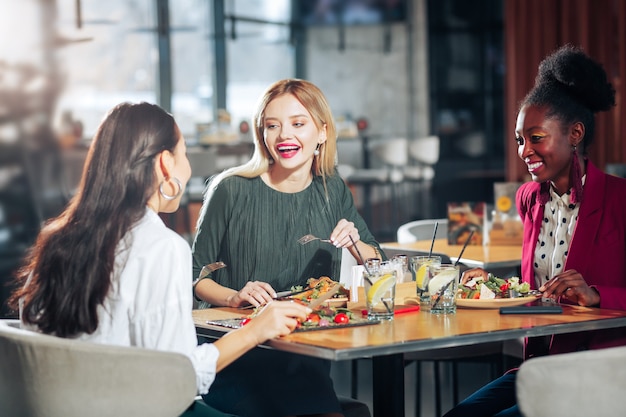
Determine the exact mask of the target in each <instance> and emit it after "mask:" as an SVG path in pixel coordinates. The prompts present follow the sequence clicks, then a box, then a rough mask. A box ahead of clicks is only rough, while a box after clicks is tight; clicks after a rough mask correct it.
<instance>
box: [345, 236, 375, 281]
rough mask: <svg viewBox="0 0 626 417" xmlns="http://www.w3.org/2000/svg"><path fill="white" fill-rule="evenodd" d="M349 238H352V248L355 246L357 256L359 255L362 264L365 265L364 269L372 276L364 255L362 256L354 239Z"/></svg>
mask: <svg viewBox="0 0 626 417" xmlns="http://www.w3.org/2000/svg"><path fill="white" fill-rule="evenodd" d="M348 237H349V238H350V242H352V246H354V249H355V250H356V253H357V255H359V258H360V259H361V263H362V264H363V268H365V272H367V275H371V274H370V271H369V269H367V265H365V259H363V255H361V251H360V250H359V247H358V246H357V245H356V243H354V239H352V236H350V235H348Z"/></svg>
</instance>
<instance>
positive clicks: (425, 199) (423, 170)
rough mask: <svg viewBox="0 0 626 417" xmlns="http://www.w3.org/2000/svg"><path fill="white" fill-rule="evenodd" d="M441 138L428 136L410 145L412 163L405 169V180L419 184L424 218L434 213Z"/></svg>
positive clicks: (419, 200)
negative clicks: (434, 186)
mask: <svg viewBox="0 0 626 417" xmlns="http://www.w3.org/2000/svg"><path fill="white" fill-rule="evenodd" d="M439 142H440V141H439V136H426V137H423V138H418V139H415V140H412V141H411V142H409V144H408V150H409V151H408V153H409V158H410V163H409V165H407V166H406V167H405V168H404V178H405V179H406V180H407V181H409V182H413V183H417V196H418V206H419V207H420V213H419V214H420V215H421V217H422V218H430V217H431V212H432V205H433V204H432V203H433V202H432V199H433V197H432V193H431V191H432V189H433V188H432V182H433V180H434V178H435V164H437V162H438V161H439V156H440V143H439Z"/></svg>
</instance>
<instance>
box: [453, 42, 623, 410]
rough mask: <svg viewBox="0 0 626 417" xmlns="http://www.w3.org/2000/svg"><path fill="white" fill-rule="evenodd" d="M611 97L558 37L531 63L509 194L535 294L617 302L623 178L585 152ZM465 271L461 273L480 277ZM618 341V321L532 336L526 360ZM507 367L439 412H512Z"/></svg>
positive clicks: (578, 53) (588, 64) (586, 302)
mask: <svg viewBox="0 0 626 417" xmlns="http://www.w3.org/2000/svg"><path fill="white" fill-rule="evenodd" d="M614 105H615V90H614V89H613V86H612V85H611V83H610V82H609V81H608V79H607V75H606V72H605V71H604V69H603V68H602V66H601V65H600V64H599V63H597V62H595V61H594V60H592V59H591V58H590V57H589V56H587V55H586V54H585V53H584V52H583V51H582V50H581V49H579V48H576V47H573V46H570V45H566V46H564V47H561V48H560V49H558V50H557V51H556V52H554V53H553V54H551V55H550V56H548V57H547V58H545V59H544V60H543V61H542V62H541V64H540V65H539V74H538V75H537V78H536V80H535V86H534V87H533V89H532V90H531V91H530V92H529V93H528V95H527V96H526V97H525V98H524V100H523V101H522V105H521V107H520V110H519V113H518V116H517V124H516V127H515V141H516V142H517V153H518V155H519V157H520V158H521V159H522V160H523V161H524V163H525V164H526V166H527V167H528V172H529V173H530V175H531V178H532V182H528V183H526V184H524V185H522V186H521V187H520V189H519V190H518V192H517V196H516V203H517V208H518V211H519V214H520V216H521V218H522V221H523V222H524V241H523V249H522V280H523V281H524V282H528V283H530V285H531V287H532V288H537V289H539V290H540V291H542V292H543V297H544V298H546V297H547V298H552V299H555V300H557V301H559V302H562V303H571V304H577V305H581V306H588V307H601V308H608V309H618V310H626V211H625V210H624V207H626V180H624V179H622V178H617V177H613V176H610V175H607V174H605V173H603V172H602V171H600V170H599V169H598V168H597V167H596V166H595V165H594V164H593V163H592V162H591V161H590V160H589V159H588V158H587V149H588V147H589V145H590V144H591V142H592V141H593V136H594V115H595V113H596V112H599V111H607V110H610V109H611V108H612V107H613V106H614ZM486 275H487V273H486V272H485V271H484V270H482V269H472V270H469V271H466V272H465V273H464V275H463V278H462V279H463V281H464V282H466V281H467V280H469V279H471V278H473V277H477V276H483V277H486ZM619 345H626V330H625V329H609V330H600V331H590V332H581V333H574V334H565V335H554V336H552V337H550V338H533V339H529V340H527V341H526V346H525V351H524V355H525V357H526V358H530V357H532V356H539V355H545V354H556V353H565V352H573V351H579V350H587V349H601V348H606V347H612V346H619ZM516 373H517V371H516V370H511V371H509V372H507V373H506V374H505V375H503V376H502V377H500V378H499V379H497V380H495V381H493V382H491V383H490V384H488V385H486V386H485V387H483V388H481V389H480V390H479V391H477V392H476V393H474V394H472V395H471V396H470V397H468V398H467V399H465V400H464V401H462V402H461V403H460V404H459V405H458V406H456V407H455V408H454V409H452V410H451V411H450V412H448V413H447V414H446V417H453V416H498V417H503V416H520V415H521V414H520V411H519V409H518V406H517V401H516V393H515V378H516Z"/></svg>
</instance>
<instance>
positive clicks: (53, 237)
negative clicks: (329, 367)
mask: <svg viewBox="0 0 626 417" xmlns="http://www.w3.org/2000/svg"><path fill="white" fill-rule="evenodd" d="M190 176H191V168H190V166H189V161H188V160H187V156H186V147H185V141H184V138H183V136H182V134H181V133H180V131H179V129H178V126H177V125H176V122H175V121H174V118H173V117H172V116H171V115H170V114H168V113H167V112H165V111H164V110H163V109H161V108H160V107H158V106H156V105H153V104H148V103H139V104H128V103H124V104H120V105H118V106H116V107H115V108H113V109H112V110H111V111H110V112H109V113H108V114H107V116H106V117H105V119H104V120H103V122H102V124H101V125H100V127H99V128H98V131H97V133H96V135H95V137H94V140H93V142H92V144H91V148H90V150H89V153H88V156H87V160H86V163H85V168H84V171H83V176H82V179H81V183H80V186H79V190H78V193H77V195H76V196H75V197H74V198H73V200H72V201H71V203H70V204H69V206H68V207H67V209H66V210H65V211H64V212H63V213H62V214H61V215H60V216H59V217H57V218H55V219H52V220H51V221H49V222H48V224H46V226H45V227H44V228H43V229H42V231H41V233H40V234H39V236H38V238H37V240H36V242H35V244H34V246H33V247H32V248H31V250H30V252H29V253H28V255H27V258H26V263H25V266H24V267H23V268H22V269H21V270H20V271H19V274H18V281H19V283H20V284H21V285H19V286H18V289H17V290H16V291H15V292H14V294H13V295H12V297H11V300H10V301H11V305H12V306H13V307H14V308H19V310H20V318H21V321H22V323H23V324H24V325H25V326H26V327H28V328H32V329H34V330H36V331H39V332H42V333H46V334H51V335H55V336H59V337H66V338H76V339H82V340H88V341H93V342H97V343H105V344H115V345H128V346H139V347H145V348H152V349H159V350H167V351H175V352H180V353H183V354H185V355H187V356H188V357H189V358H190V359H191V361H192V363H193V366H194V368H195V370H196V374H197V384H198V392H199V393H201V394H205V393H207V392H208V390H209V387H210V385H211V384H212V383H213V380H214V378H215V374H216V372H218V371H220V370H221V369H223V368H224V367H225V366H226V365H228V364H230V363H231V362H232V361H233V360H235V359H236V358H237V357H239V356H241V355H242V354H243V353H244V352H246V351H247V350H249V349H251V348H253V347H254V346H256V345H257V344H259V343H262V342H264V341H265V340H267V339H269V338H273V337H277V336H280V335H284V334H287V333H289V332H290V331H291V330H293V329H294V328H295V327H296V325H297V321H298V319H300V320H303V319H305V318H306V315H307V313H308V312H309V311H310V310H309V309H308V308H306V307H304V306H302V305H299V304H296V303H289V302H274V303H271V304H270V305H269V306H268V307H267V308H265V309H264V310H263V312H262V313H261V314H260V315H258V316H257V317H255V318H254V319H253V320H251V321H250V323H249V324H248V325H247V326H245V327H243V328H242V329H240V330H237V331H234V332H231V333H229V334H227V335H226V336H224V337H223V338H221V339H220V340H218V341H216V342H215V343H212V344H210V343H209V344H202V345H199V346H198V345H197V338H196V334H195V327H194V324H193V320H192V316H191V312H192V292H191V283H190V281H189V277H190V275H191V269H192V267H191V249H190V247H189V244H188V243H187V242H186V241H185V240H184V239H183V238H182V237H181V236H179V235H178V234H177V233H175V232H174V231H172V230H171V229H169V228H167V227H166V225H165V224H164V223H163V221H162V220H161V218H160V217H159V216H158V213H161V212H164V213H171V212H174V211H175V210H176V209H177V208H178V206H179V204H180V199H181V196H182V195H183V192H184V187H185V184H186V183H187V181H188V180H189V178H190Z"/></svg>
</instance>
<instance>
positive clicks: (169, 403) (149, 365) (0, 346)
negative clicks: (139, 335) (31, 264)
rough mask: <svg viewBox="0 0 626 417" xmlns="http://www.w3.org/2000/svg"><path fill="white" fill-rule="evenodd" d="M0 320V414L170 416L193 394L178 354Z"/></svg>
mask: <svg viewBox="0 0 626 417" xmlns="http://www.w3.org/2000/svg"><path fill="white" fill-rule="evenodd" d="M18 327H19V323H18V322H17V321H15V320H0V415H1V416H7V417H9V416H16V417H17V416H19V417H85V416H89V417H110V416H124V417H134V416H136V417H145V416H150V417H176V416H179V415H181V414H182V413H183V412H184V411H185V410H186V409H187V407H189V405H191V404H192V403H193V401H194V398H195V397H196V390H197V388H196V374H195V371H194V369H193V366H192V364H191V361H190V360H189V359H188V358H187V357H186V356H184V355H182V354H178V353H171V352H162V351H156V350H148V349H140V348H134V347H122V346H108V345H101V344H95V343H88V342H82V341H77V340H71V339H62V338H58V337H54V336H48V335H42V334H39V333H35V332H31V331H28V330H23V329H20V328H18Z"/></svg>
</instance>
